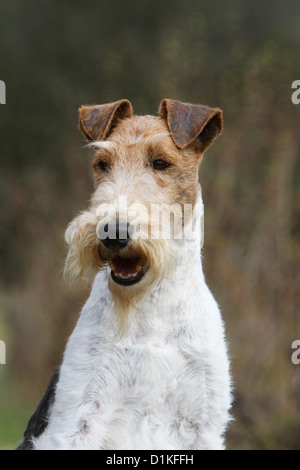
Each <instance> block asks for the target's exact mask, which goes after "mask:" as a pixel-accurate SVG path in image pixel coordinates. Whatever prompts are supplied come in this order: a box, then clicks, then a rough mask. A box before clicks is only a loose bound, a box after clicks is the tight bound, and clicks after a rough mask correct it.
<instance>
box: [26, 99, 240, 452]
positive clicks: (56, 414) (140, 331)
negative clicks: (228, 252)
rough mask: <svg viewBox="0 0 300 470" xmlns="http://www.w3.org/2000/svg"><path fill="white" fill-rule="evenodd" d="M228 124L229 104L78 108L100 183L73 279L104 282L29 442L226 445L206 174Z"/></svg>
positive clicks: (95, 289) (72, 253) (72, 240)
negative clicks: (207, 267) (208, 265)
mask: <svg viewBox="0 0 300 470" xmlns="http://www.w3.org/2000/svg"><path fill="white" fill-rule="evenodd" d="M222 126H223V117H222V111H221V110H220V109H218V108H210V107H208V106H202V105H193V104H189V103H182V102H179V101H175V100H170V99H164V100H162V102H161V104H160V107H159V113H158V116H150V115H146V116H138V115H134V114H133V109H132V105H131V103H130V102H129V101H128V100H125V99H124V100H120V101H117V102H114V103H109V104H105V105H96V106H82V107H81V108H80V109H79V127H80V130H81V132H82V134H83V135H84V137H85V138H86V139H87V141H88V146H89V147H91V148H93V149H94V151H95V155H94V159H93V172H94V181H95V191H94V194H93V195H92V197H91V202H90V207H89V209H88V210H87V211H84V212H82V213H81V214H79V215H78V216H77V217H76V218H75V219H74V220H73V221H72V222H71V223H70V225H69V226H68V228H67V230H66V241H67V243H68V247H69V251H68V255H67V258H66V264H65V274H66V276H67V277H69V278H70V279H71V280H75V279H79V278H83V279H85V280H86V281H88V282H92V283H93V284H92V288H91V293H90V297H89V298H88V300H87V302H86V304H85V305H84V307H83V309H82V312H81V315H80V318H79V320H78V322H77V325H76V327H75V329H74V331H73V333H72V335H71V337H70V339H69V341H68V344H67V347H66V350H65V353H64V357H63V361H62V364H61V366H60V367H59V368H58V369H57V371H56V372H55V374H54V376H53V378H52V380H51V382H50V385H49V387H48V390H47V392H46V394H45V396H44V397H43V399H42V401H41V403H40V404H39V406H38V409H37V411H36V412H35V413H34V415H33V416H32V418H31V419H30V421H29V424H28V427H27V429H26V431H25V434H24V439H23V442H22V443H21V444H20V446H19V449H20V450H24V449H36V450H54V449H56V450H58V449H86V450H122V449H130V450H138V449H139V450H142V449H152V450H153V449H160V450H163V449H166V450H174V449H176V450H196V449H224V448H225V443H224V435H225V431H226V429H227V426H228V423H229V421H230V408H231V402H232V393H231V374H230V363H229V359H228V352H227V344H226V339H225V332H224V324H223V321H222V318H221V314H220V310H219V307H218V305H217V303H216V301H215V299H214V297H213V296H212V294H211V292H210V290H209V288H208V287H207V284H206V282H205V278H204V274H203V271H202V262H201V245H202V243H203V202H202V196H201V187H200V184H199V182H198V169H199V164H200V162H201V159H202V156H203V153H204V152H205V150H206V149H207V148H208V147H209V146H210V144H211V143H212V142H213V141H214V140H215V139H216V138H217V137H218V136H219V135H220V134H221V132H222ZM201 227H202V229H201Z"/></svg>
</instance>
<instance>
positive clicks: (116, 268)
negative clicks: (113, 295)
mask: <svg viewBox="0 0 300 470" xmlns="http://www.w3.org/2000/svg"><path fill="white" fill-rule="evenodd" d="M108 264H109V267H110V269H111V277H112V279H113V280H114V281H115V282H116V283H117V284H120V285H121V286H132V285H133V284H136V283H137V282H139V281H140V280H141V279H142V277H143V276H144V275H145V274H146V272H147V271H148V269H149V266H141V265H140V264H139V260H137V259H129V258H121V257H120V256H116V257H115V258H113V259H112V260H111V261H109V263H108Z"/></svg>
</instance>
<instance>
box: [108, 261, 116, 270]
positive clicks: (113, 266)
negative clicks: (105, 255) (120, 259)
mask: <svg viewBox="0 0 300 470" xmlns="http://www.w3.org/2000/svg"><path fill="white" fill-rule="evenodd" d="M108 266H109V267H110V269H111V270H112V271H115V270H116V267H115V265H114V263H113V262H112V261H109V262H108Z"/></svg>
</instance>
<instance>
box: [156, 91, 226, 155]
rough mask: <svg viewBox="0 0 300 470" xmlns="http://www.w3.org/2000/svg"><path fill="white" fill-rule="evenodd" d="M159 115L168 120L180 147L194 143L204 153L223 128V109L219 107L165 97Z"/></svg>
mask: <svg viewBox="0 0 300 470" xmlns="http://www.w3.org/2000/svg"><path fill="white" fill-rule="evenodd" d="M159 115H160V117H161V118H163V119H165V120H166V121H167V125H168V128H169V131H170V133H171V136H172V138H173V140H174V143H175V145H176V146H177V147H178V148H180V149H184V148H186V147H187V146H188V145H191V144H193V145H194V146H195V148H196V151H198V152H201V153H202V152H204V151H205V150H206V149H207V148H208V147H209V146H210V144H211V143H212V141H213V140H214V139H216V138H217V137H218V136H219V135H220V134H221V132H222V129H223V116H222V111H221V110H220V109H218V108H209V107H208V106H201V105H196V104H190V103H181V102H180V101H175V100H169V99H164V100H162V102H161V103H160V107H159Z"/></svg>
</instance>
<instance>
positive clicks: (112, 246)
mask: <svg viewBox="0 0 300 470" xmlns="http://www.w3.org/2000/svg"><path fill="white" fill-rule="evenodd" d="M132 233H133V227H131V226H130V225H129V224H128V223H126V222H121V221H117V222H110V223H106V224H105V225H103V226H100V227H99V228H98V230H97V236H98V238H99V240H100V242H101V243H102V244H103V245H104V247H105V248H106V249H107V250H108V251H109V252H111V255H110V257H109V260H108V265H109V267H110V269H111V277H112V279H113V281H114V282H116V283H117V284H120V285H121V286H132V285H133V284H137V283H138V282H139V281H140V280H141V279H142V278H143V277H144V275H145V274H146V272H147V271H148V269H149V266H142V265H141V264H139V259H138V258H135V257H134V256H133V257H125V256H124V255H123V256H122V250H124V248H126V247H127V246H128V245H129V244H130V242H131V235H132Z"/></svg>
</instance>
